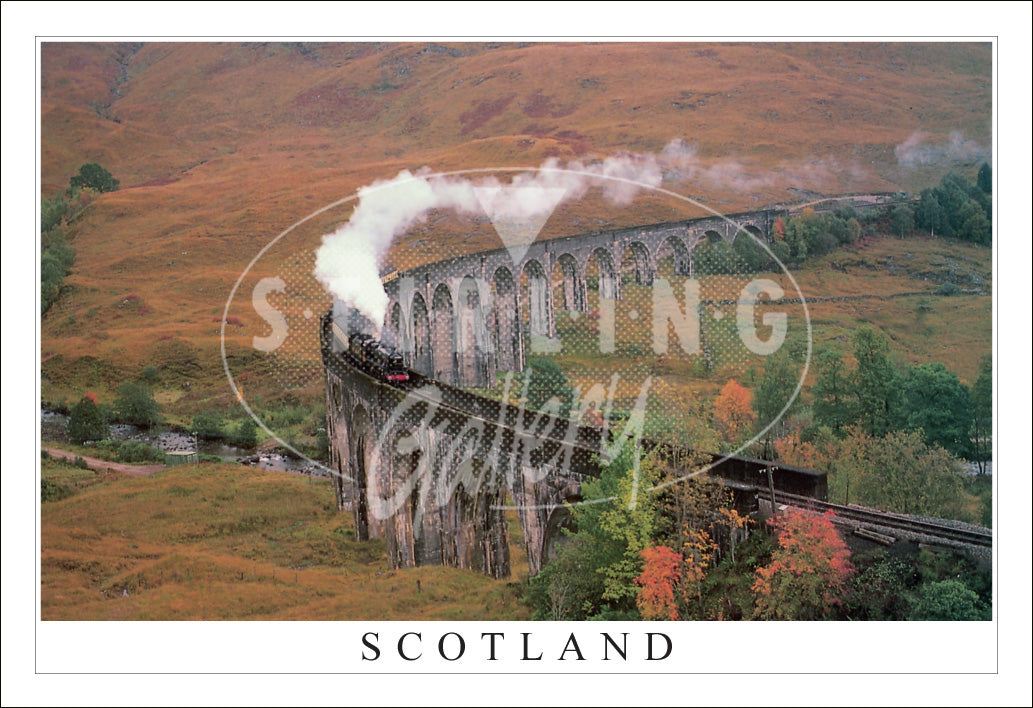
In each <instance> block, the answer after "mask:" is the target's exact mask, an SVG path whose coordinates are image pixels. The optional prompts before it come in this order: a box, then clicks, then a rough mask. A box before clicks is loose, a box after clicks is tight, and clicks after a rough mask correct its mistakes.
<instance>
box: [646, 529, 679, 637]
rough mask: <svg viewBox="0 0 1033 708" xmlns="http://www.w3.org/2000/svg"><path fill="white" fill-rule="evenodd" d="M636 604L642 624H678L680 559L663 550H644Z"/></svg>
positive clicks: (665, 548)
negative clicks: (671, 622) (652, 622)
mask: <svg viewBox="0 0 1033 708" xmlns="http://www.w3.org/2000/svg"><path fill="white" fill-rule="evenodd" d="M641 555H642V573H641V574H639V576H638V577H636V578H635V584H636V585H637V586H638V587H639V591H638V595H637V596H636V597H635V604H636V605H637V607H638V611H639V614H641V615H642V619H644V620H677V619H680V618H681V615H680V614H679V612H678V594H679V590H680V588H679V586H680V584H681V564H682V557H681V555H679V554H678V553H675V552H674V551H672V550H671V549H670V548H667V547H666V546H650V547H648V548H643V549H642V551H641Z"/></svg>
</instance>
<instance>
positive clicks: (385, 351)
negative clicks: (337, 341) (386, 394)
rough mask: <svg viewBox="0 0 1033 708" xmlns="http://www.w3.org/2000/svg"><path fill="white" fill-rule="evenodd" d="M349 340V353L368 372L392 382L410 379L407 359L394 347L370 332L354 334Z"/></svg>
mask: <svg viewBox="0 0 1033 708" xmlns="http://www.w3.org/2000/svg"><path fill="white" fill-rule="evenodd" d="M347 341H348V353H349V354H351V355H352V358H354V359H355V361H356V362H357V363H358V364H359V366H361V367H362V368H363V369H365V370H366V373H368V374H371V375H372V376H375V377H376V378H378V379H381V380H383V381H389V382H391V383H398V382H400V381H408V380H409V369H407V368H406V366H405V360H404V359H403V358H402V355H401V354H399V353H398V352H397V351H395V350H394V348H393V347H390V346H388V345H386V344H384V343H383V342H380V341H378V340H376V339H374V338H373V337H371V336H370V335H368V334H353V335H350V336H349V337H348V339H347Z"/></svg>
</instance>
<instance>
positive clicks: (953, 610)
mask: <svg viewBox="0 0 1033 708" xmlns="http://www.w3.org/2000/svg"><path fill="white" fill-rule="evenodd" d="M991 618H992V615H991V613H990V611H989V609H988V608H986V607H984V606H983V604H982V603H981V602H980V601H979V596H978V595H976V593H974V592H973V591H972V590H970V589H969V588H967V587H965V585H964V584H963V583H960V582H958V581H957V580H942V581H940V582H936V583H928V584H927V585H923V586H922V587H921V588H919V590H918V594H917V597H916V598H915V599H914V601H913V603H912V607H911V619H913V620H931V621H969V622H971V621H979V620H990V619H991Z"/></svg>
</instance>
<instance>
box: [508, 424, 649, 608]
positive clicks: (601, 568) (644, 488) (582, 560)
mask: <svg viewBox="0 0 1033 708" xmlns="http://www.w3.org/2000/svg"><path fill="white" fill-rule="evenodd" d="M635 448H636V446H635V445H632V444H626V445H624V447H623V448H622V450H621V452H620V454H618V455H617V456H616V457H615V458H614V459H612V460H611V461H610V462H609V463H608V464H607V465H605V466H604V467H603V468H602V471H601V474H600V476H599V478H598V479H595V480H591V481H587V482H586V483H585V484H584V486H583V488H582V495H583V496H584V499H585V501H586V502H588V503H585V504H578V505H576V506H573V507H571V509H570V513H571V514H572V516H573V519H574V524H575V526H576V528H577V531H576V532H574V533H573V534H572V535H571V537H570V540H569V542H568V543H566V544H564V545H562V546H561V547H560V549H559V551H558V553H557V556H556V557H555V558H553V559H551V560H550V561H549V562H548V563H546V565H545V566H544V568H542V571H541V572H540V573H539V574H538V575H537V576H535V577H534V578H532V579H531V580H530V582H529V584H528V589H527V594H526V595H525V597H526V600H527V601H528V603H529V604H531V605H532V606H533V607H534V608H535V617H536V618H539V619H588V618H591V617H599V616H606V617H608V618H614V619H616V618H622V619H637V617H638V610H637V609H636V597H637V596H638V591H639V588H638V586H637V585H636V584H635V578H636V577H638V576H639V575H641V573H642V567H643V558H642V555H641V553H640V552H641V551H642V550H643V549H644V548H647V547H649V546H650V545H652V540H653V536H654V533H655V531H656V524H657V498H656V495H655V494H650V493H649V490H650V489H651V488H652V487H653V485H654V484H655V482H656V470H655V469H654V467H653V466H652V465H651V464H650V463H649V461H648V460H649V458H646V460H642V461H641V464H640V465H639V467H638V470H636V465H635V456H636V455H637V454H638V453H637V450H636V449H635Z"/></svg>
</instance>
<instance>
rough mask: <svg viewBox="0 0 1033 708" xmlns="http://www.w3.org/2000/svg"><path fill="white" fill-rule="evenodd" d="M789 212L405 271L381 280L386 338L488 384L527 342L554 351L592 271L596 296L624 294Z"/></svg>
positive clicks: (465, 381)
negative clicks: (701, 250) (631, 285)
mask: <svg viewBox="0 0 1033 708" xmlns="http://www.w3.org/2000/svg"><path fill="white" fill-rule="evenodd" d="M787 214H788V212H787V211H785V210H775V209H766V210H762V211H755V212H749V213H745V214H733V215H731V216H729V217H728V218H721V217H710V218H703V219H693V220H688V221H681V222H673V223H664V224H655V225H650V226H640V227H634V228H625V229H616V230H612V231H601V232H594V233H588V234H582V235H577V236H569V237H566V238H559V239H553V240H548V241H535V242H534V243H532V244H531V245H530V247H529V248H528V249H527V251H526V253H524V254H522V255H521V256H520V257H519V259H517V260H516V261H514V257H513V255H512V254H511V253H510V251H508V250H506V249H497V250H493V251H485V252H481V253H474V254H470V255H464V256H456V257H454V258H449V259H445V260H442V261H438V262H436V263H431V264H428V265H425V266H421V267H418V268H413V269H411V270H405V271H400V272H398V273H396V274H393V276H392V277H391V279H390V280H389V281H388V282H387V283H386V285H385V288H386V290H387V293H388V296H389V298H390V301H389V305H388V310H387V312H388V320H387V323H386V330H387V332H388V333H389V334H388V335H387V336H389V337H391V338H393V339H394V341H395V342H396V344H397V348H398V349H399V351H401V352H402V354H403V355H404V357H405V359H406V363H407V364H408V365H409V366H410V367H411V368H413V369H414V370H416V371H419V372H420V373H422V374H424V375H426V376H429V377H431V378H433V379H435V380H437V381H441V382H444V383H451V384H456V385H459V386H468V387H485V386H488V385H490V384H492V383H494V381H495V373H496V372H497V371H507V370H513V371H520V370H522V369H523V365H524V352H525V351H526V350H527V348H528V346H529V345H530V348H531V349H532V350H534V351H543V350H547V349H548V346H549V340H550V339H552V338H553V337H555V334H556V329H555V327H556V318H555V313H556V310H557V309H564V310H572V311H579V312H585V311H587V309H588V295H587V286H586V282H587V281H588V279H589V277H590V276H589V274H590V273H592V274H593V277H595V278H597V279H598V284H597V287H598V291H599V298H600V300H610V301H615V300H620V299H621V281H622V276H623V277H624V278H633V279H634V281H635V282H637V283H639V284H643V285H649V284H652V282H653V280H654V278H656V276H657V272H658V269H659V264H660V262H661V261H662V260H665V259H667V258H670V259H672V265H673V271H674V274H676V275H687V276H690V277H691V276H694V275H695V262H694V253H695V250H696V248H697V246H699V244H701V243H704V242H706V241H710V242H716V241H720V240H724V241H726V242H728V243H732V242H734V241H735V239H736V237H737V236H739V235H740V234H741V233H742V232H743V231H748V232H750V233H751V234H753V235H754V236H756V237H757V238H759V239H762V240H767V239H769V238H770V236H771V232H772V226H773V224H774V222H775V220H776V219H777V218H778V217H779V216H786V215H787ZM554 286H555V287H554ZM556 300H560V302H556ZM528 340H529V341H528ZM539 347H541V348H539Z"/></svg>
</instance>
